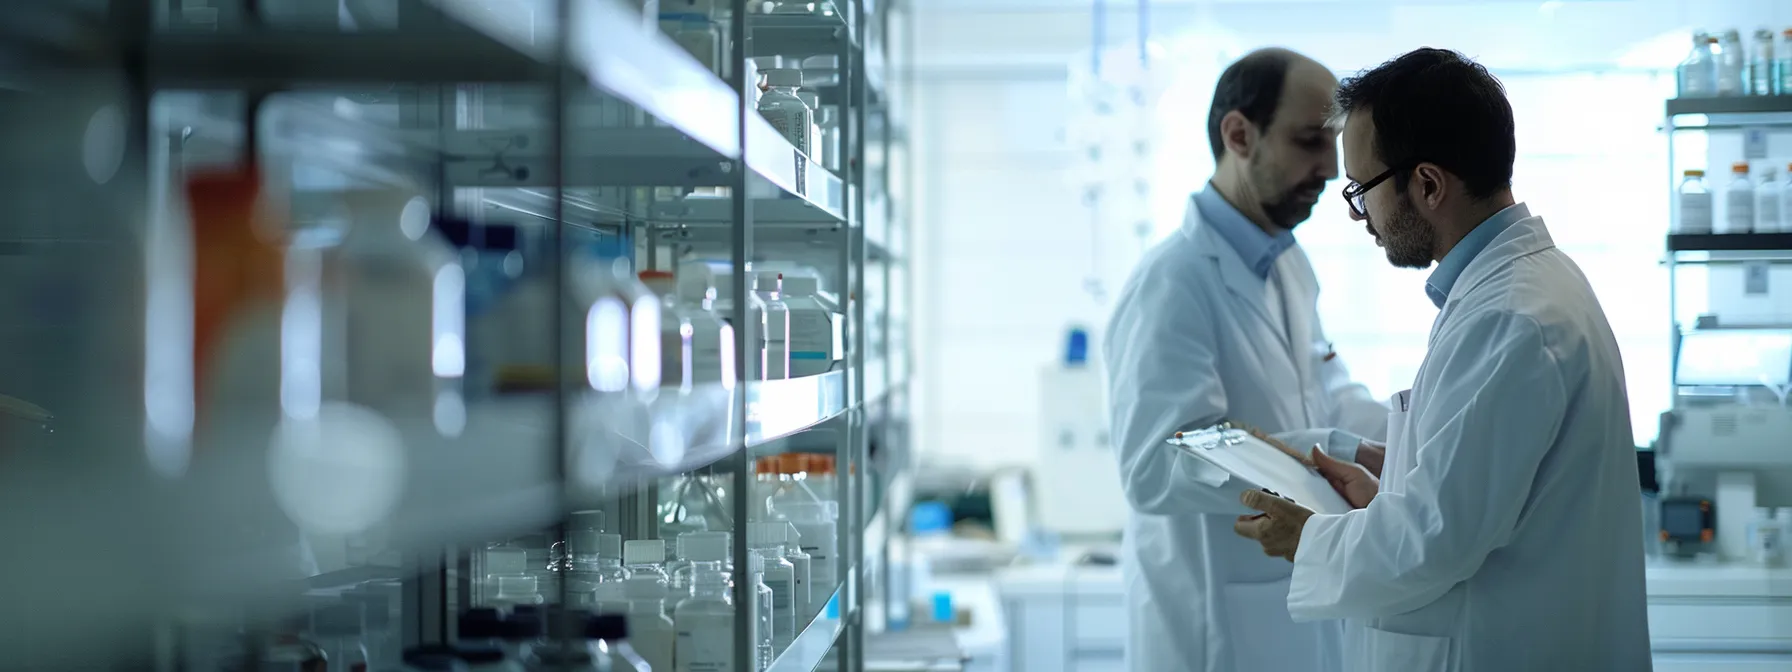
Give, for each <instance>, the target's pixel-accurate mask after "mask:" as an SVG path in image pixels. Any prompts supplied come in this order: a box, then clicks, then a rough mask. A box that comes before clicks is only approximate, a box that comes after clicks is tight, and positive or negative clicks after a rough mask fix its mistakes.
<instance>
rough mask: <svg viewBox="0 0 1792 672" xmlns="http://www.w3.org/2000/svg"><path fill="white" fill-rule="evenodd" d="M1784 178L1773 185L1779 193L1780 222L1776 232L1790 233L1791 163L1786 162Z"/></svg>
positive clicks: (1791, 220) (1791, 206)
mask: <svg viewBox="0 0 1792 672" xmlns="http://www.w3.org/2000/svg"><path fill="white" fill-rule="evenodd" d="M1785 178H1786V179H1784V180H1781V181H1780V182H1779V184H1775V185H1774V186H1773V190H1774V191H1776V192H1778V193H1779V195H1780V223H1779V226H1778V227H1776V228H1775V229H1774V231H1775V232H1777V233H1792V164H1787V166H1786V172H1785Z"/></svg>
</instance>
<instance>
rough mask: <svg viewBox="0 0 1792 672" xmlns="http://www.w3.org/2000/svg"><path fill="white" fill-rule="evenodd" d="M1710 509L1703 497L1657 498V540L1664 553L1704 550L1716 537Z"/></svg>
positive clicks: (1681, 554) (1686, 554)
mask: <svg viewBox="0 0 1792 672" xmlns="http://www.w3.org/2000/svg"><path fill="white" fill-rule="evenodd" d="M1714 508H1715V507H1714V505H1713V504H1712V503H1711V500H1709V499H1706V498H1704V497H1668V498H1665V499H1663V500H1661V542H1662V547H1663V550H1664V551H1665V552H1666V554H1667V555H1670V556H1678V557H1692V556H1694V555H1697V554H1699V553H1702V552H1705V551H1707V550H1708V549H1709V547H1710V545H1711V543H1712V542H1713V541H1714V540H1716V538H1717V514H1716V512H1715V511H1714Z"/></svg>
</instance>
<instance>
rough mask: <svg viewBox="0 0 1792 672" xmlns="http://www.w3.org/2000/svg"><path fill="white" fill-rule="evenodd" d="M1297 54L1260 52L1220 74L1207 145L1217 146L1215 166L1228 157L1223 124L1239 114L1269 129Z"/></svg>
mask: <svg viewBox="0 0 1792 672" xmlns="http://www.w3.org/2000/svg"><path fill="white" fill-rule="evenodd" d="M1293 63H1294V53H1293V52H1290V51H1287V50H1283V49H1260V50H1258V51H1253V52H1251V53H1249V54H1246V55H1245V57H1244V58H1241V59H1238V60H1237V61H1236V62H1234V63H1232V64H1231V65H1228V66H1226V71H1225V72H1222V73H1220V81H1219V83H1218V84H1216V85H1214V87H1213V106H1212V107H1209V108H1208V110H1207V142H1208V144H1210V145H1213V162H1214V163H1216V164H1217V163H1219V161H1220V157H1221V156H1224V155H1225V154H1226V140H1225V138H1222V137H1220V120H1221V119H1224V118H1226V114H1227V113H1229V112H1231V111H1233V110H1238V112H1239V114H1243V115H1244V118H1245V119H1249V120H1250V122H1251V123H1252V124H1256V126H1257V128H1259V129H1264V128H1268V127H1269V122H1270V120H1272V119H1274V118H1275V116H1276V107H1278V106H1280V105H1281V104H1282V83H1283V82H1284V81H1286V80H1287V79H1288V67H1289V66H1290V65H1292V64H1293Z"/></svg>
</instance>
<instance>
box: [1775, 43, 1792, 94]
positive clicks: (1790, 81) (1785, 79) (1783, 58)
mask: <svg viewBox="0 0 1792 672" xmlns="http://www.w3.org/2000/svg"><path fill="white" fill-rule="evenodd" d="M1773 55H1774V64H1775V65H1774V78H1775V86H1774V89H1773V92H1774V95H1779V96H1792V28H1787V29H1785V30H1783V31H1781V32H1780V39H1779V44H1778V45H1777V46H1775V47H1774V50H1773Z"/></svg>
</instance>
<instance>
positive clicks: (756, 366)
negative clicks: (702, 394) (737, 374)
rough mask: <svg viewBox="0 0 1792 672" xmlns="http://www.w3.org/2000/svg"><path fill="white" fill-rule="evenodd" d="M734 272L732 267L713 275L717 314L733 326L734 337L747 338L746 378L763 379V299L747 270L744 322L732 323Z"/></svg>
mask: <svg viewBox="0 0 1792 672" xmlns="http://www.w3.org/2000/svg"><path fill="white" fill-rule="evenodd" d="M734 275H735V274H734V273H733V272H732V270H727V271H724V272H719V273H715V274H714V278H715V292H716V294H715V296H716V298H715V312H716V317H718V318H721V320H722V321H724V322H726V323H728V324H729V325H732V326H733V328H734V337H735V338H744V339H747V361H746V365H747V380H765V379H766V376H765V329H766V327H765V302H764V301H763V300H761V299H760V298H759V295H758V294H757V293H756V292H754V291H753V284H754V276H753V272H752V271H750V270H749V271H747V272H746V273H745V276H746V283H747V311H746V312H747V323H746V325H745V326H744V327H743V326H742V325H739V324H734V317H735V316H734V313H735V310H734ZM728 375H729V377H731V378H732V377H733V375H734V374H733V372H732V371H730V372H729V374H728Z"/></svg>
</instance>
